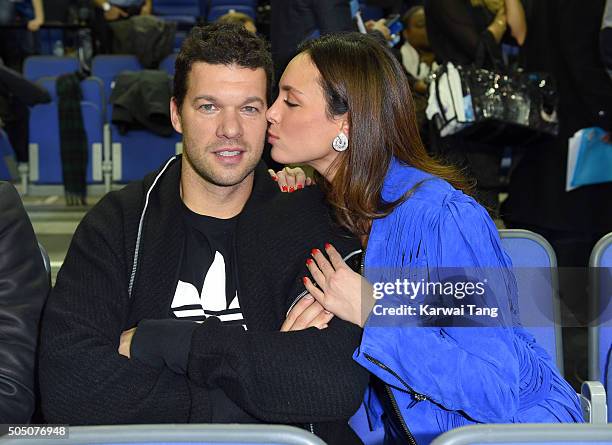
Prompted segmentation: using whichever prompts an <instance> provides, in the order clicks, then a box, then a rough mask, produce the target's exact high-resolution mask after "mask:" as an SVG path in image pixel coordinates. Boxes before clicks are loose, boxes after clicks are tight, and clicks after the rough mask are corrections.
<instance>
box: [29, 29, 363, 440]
mask: <svg viewBox="0 0 612 445" xmlns="http://www.w3.org/2000/svg"><path fill="white" fill-rule="evenodd" d="M271 73H272V61H271V58H270V55H269V53H268V52H267V50H266V47H265V43H264V42H263V41H262V40H261V39H260V38H259V37H257V36H255V35H254V34H252V33H250V32H248V31H247V30H245V29H244V28H243V27H241V26H239V25H235V24H234V25H228V24H213V25H210V26H208V27H205V28H194V30H193V31H192V33H191V34H190V37H188V38H187V39H186V40H185V42H184V44H183V47H182V49H181V52H180V54H179V55H178V57H177V61H176V70H175V76H174V97H173V99H172V101H171V116H172V123H173V125H174V127H175V128H176V130H177V131H179V132H181V133H182V134H183V151H184V154H183V157H182V158H181V157H178V158H177V159H172V160H170V161H169V162H168V163H166V164H165V165H164V166H163V167H162V168H161V170H160V171H159V172H156V173H154V174H151V175H149V176H147V177H146V178H145V179H144V181H141V182H137V183H133V184H130V185H128V186H127V187H125V189H123V190H121V191H119V192H113V193H110V194H108V195H107V196H106V197H104V198H103V199H102V200H101V202H100V203H99V204H98V205H97V206H96V207H95V208H94V209H92V211H91V212H90V213H89V214H88V215H87V216H86V217H85V218H84V220H83V221H82V223H81V224H80V226H79V228H78V229H77V231H76V233H75V235H74V239H73V242H72V245H71V247H70V250H69V251H68V254H67V256H66V260H65V262H64V265H63V267H62V269H61V271H60V273H59V275H58V279H57V284H56V286H55V288H54V290H53V292H52V295H51V297H50V299H49V303H48V305H47V307H46V311H45V314H44V322H43V325H44V328H43V333H42V348H41V370H40V382H41V392H42V405H43V411H44V414H45V416H46V420H47V421H49V422H52V423H69V424H86V423H88V424H111V423H181V422H197V423H207V422H213V423H228V422H250V423H252V422H268V423H290V424H300V425H302V426H305V425H308V424H309V425H308V426H307V428H308V429H310V430H311V431H314V433H315V434H317V435H319V436H320V437H322V438H323V439H324V440H325V441H327V442H328V443H352V442H355V441H357V438H356V436H355V435H354V433H353V432H352V431H351V430H350V428H349V427H348V425H347V419H348V418H349V417H351V415H352V414H353V413H354V412H355V411H356V410H357V408H358V407H359V404H360V401H361V397H362V395H363V391H364V389H365V386H366V384H367V379H368V378H367V374H365V373H364V371H363V370H362V369H360V368H359V367H358V365H357V364H356V363H354V362H353V361H352V358H351V356H352V353H353V350H354V349H355V348H356V347H357V346H358V344H359V339H360V330H359V329H356V328H355V327H354V326H351V325H349V324H347V323H345V322H343V321H341V320H338V319H333V320H331V316H330V315H329V314H326V313H325V312H323V311H322V310H321V308H320V307H318V306H316V304H315V303H312V301H313V300H312V299H305V300H302V301H300V302H299V303H297V304H296V305H295V307H294V308H293V309H292V310H291V312H290V313H289V316H288V317H287V319H286V314H287V311H288V309H289V308H290V307H291V305H292V303H293V302H294V301H295V300H296V299H297V298H296V296H299V294H300V292H301V291H302V290H303V285H302V277H303V276H304V275H305V272H306V268H305V266H304V260H305V259H306V258H308V255H309V253H310V251H311V249H312V248H313V247H319V248H320V247H321V246H323V244H324V243H325V242H332V243H334V245H336V244H337V245H338V246H340V249H341V251H342V253H343V254H344V255H346V254H348V253H349V252H351V251H352V250H354V249H356V248H357V249H358V248H359V247H358V244H356V243H355V241H354V240H352V239H350V238H348V237H345V236H343V234H341V233H338V232H336V231H335V230H334V229H333V228H332V225H331V222H330V220H329V216H328V212H327V209H326V207H325V206H324V203H323V201H324V200H323V197H322V196H321V195H320V192H319V191H317V190H316V189H314V188H310V189H309V190H304V191H303V192H302V193H299V194H297V195H292V196H287V194H283V193H280V192H279V191H278V188H277V185H276V183H275V182H273V181H272V180H271V179H270V177H269V175H268V173H267V171H266V167H265V165H264V164H263V163H261V162H260V156H261V153H262V150H263V139H264V136H265V132H266V120H265V111H266V108H267V103H268V102H267V95H268V93H269V90H270V84H271V80H272V74H271ZM176 318H179V319H182V320H177V319H176ZM193 321H198V322H201V324H196V323H193ZM134 327H136V329H135V330H134ZM307 327H318V328H320V329H304V328H307ZM245 328H246V329H245ZM279 328H282V331H281V332H279ZM283 331H292V332H283ZM122 333H123V335H122ZM120 336H121V344H120V341H119V340H120ZM118 349H119V352H120V353H121V354H122V355H120V354H119V353H118ZM127 356H129V357H130V358H129V359H128V358H127Z"/></svg>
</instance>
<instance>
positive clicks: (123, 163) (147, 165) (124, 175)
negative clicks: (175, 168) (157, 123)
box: [110, 125, 182, 183]
mask: <svg viewBox="0 0 612 445" xmlns="http://www.w3.org/2000/svg"><path fill="white" fill-rule="evenodd" d="M110 129H111V131H110V138H111V141H112V153H111V158H112V162H113V182H114V183H127V182H130V181H135V180H139V179H142V178H143V177H144V176H145V175H146V174H147V173H149V172H152V171H154V170H157V169H158V168H159V167H160V166H161V165H162V164H163V163H164V162H165V161H167V160H168V159H169V158H170V157H172V156H174V155H175V154H177V153H180V152H181V151H182V143H181V135H180V134H178V133H176V132H175V133H174V134H173V135H172V136H169V137H162V136H158V135H156V134H153V133H151V132H149V131H145V130H132V131H128V132H127V133H126V134H124V135H121V134H119V131H118V130H117V127H116V126H115V125H111V126H110Z"/></svg>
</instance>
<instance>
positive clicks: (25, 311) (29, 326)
mask: <svg viewBox="0 0 612 445" xmlns="http://www.w3.org/2000/svg"><path fill="white" fill-rule="evenodd" d="M0 252H2V254H0V424H2V423H27V422H29V421H30V416H31V415H32V412H33V411H34V363H35V361H36V344H37V340H38V321H39V318H40V311H41V309H42V307H43V305H44V303H45V298H47V293H48V292H49V276H48V274H47V272H46V271H45V267H44V263H43V260H42V257H41V255H40V250H39V248H38V243H37V242H36V236H35V235H34V230H33V229H32V224H31V223H30V220H29V218H28V214H27V213H26V211H25V209H24V208H23V204H22V203H21V199H20V198H19V194H18V193H17V190H15V188H14V187H13V186H12V185H11V184H10V183H8V182H3V181H0Z"/></svg>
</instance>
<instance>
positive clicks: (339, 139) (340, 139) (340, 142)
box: [332, 131, 348, 151]
mask: <svg viewBox="0 0 612 445" xmlns="http://www.w3.org/2000/svg"><path fill="white" fill-rule="evenodd" d="M332 147H333V148H334V150H336V151H345V150H346V149H347V148H348V138H347V137H346V134H344V132H342V131H341V132H340V134H338V136H336V137H335V138H334V140H333V142H332Z"/></svg>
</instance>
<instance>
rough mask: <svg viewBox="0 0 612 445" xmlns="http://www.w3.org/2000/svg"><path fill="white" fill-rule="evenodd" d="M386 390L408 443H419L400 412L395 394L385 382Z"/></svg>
mask: <svg viewBox="0 0 612 445" xmlns="http://www.w3.org/2000/svg"><path fill="white" fill-rule="evenodd" d="M385 391H387V395H388V396H389V400H390V401H391V406H392V407H393V413H394V414H395V417H396V418H397V419H398V420H399V424H400V426H401V427H402V430H403V432H404V435H405V436H406V439H407V440H408V443H409V444H410V445H417V443H416V440H415V439H414V436H413V435H412V433H411V432H410V429H409V428H408V425H406V422H405V421H404V418H403V417H402V414H401V413H400V409H399V407H398V406H397V400H395V396H394V395H393V392H392V391H391V388H390V387H389V385H387V384H386V383H385Z"/></svg>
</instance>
